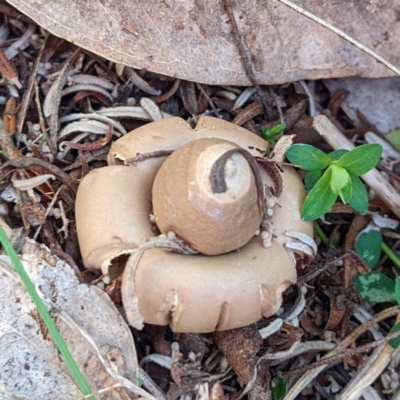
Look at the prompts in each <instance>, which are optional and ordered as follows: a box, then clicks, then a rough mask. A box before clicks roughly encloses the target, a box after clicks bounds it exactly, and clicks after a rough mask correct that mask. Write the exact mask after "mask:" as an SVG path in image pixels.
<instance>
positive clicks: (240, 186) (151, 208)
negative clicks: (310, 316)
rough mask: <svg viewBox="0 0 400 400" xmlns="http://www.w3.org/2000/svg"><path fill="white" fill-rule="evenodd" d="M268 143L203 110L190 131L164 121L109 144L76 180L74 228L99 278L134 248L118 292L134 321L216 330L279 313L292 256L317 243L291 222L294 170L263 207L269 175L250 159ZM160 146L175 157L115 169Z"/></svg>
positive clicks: (306, 226) (299, 192) (294, 218)
mask: <svg viewBox="0 0 400 400" xmlns="http://www.w3.org/2000/svg"><path fill="white" fill-rule="evenodd" d="M266 146H267V144H266V142H265V141H264V140H263V139H261V138H260V137H258V136H256V135H255V134H253V133H251V132H249V131H247V130H245V129H243V128H241V127H238V126H236V125H234V124H232V123H229V122H226V121H222V120H218V119H215V118H211V117H201V118H200V119H199V120H198V122H197V124H196V126H195V127H194V128H192V127H191V126H190V125H189V124H188V123H187V122H185V121H184V120H182V119H180V118H177V117H174V118H168V119H163V120H161V121H157V122H153V123H150V124H148V125H144V126H142V127H140V128H138V129H136V130H134V131H132V132H130V133H128V134H127V135H125V136H123V137H122V138H120V139H118V140H117V141H115V142H114V143H113V144H112V146H111V150H110V153H109V156H108V164H109V166H108V167H104V168H98V169H95V170H92V171H91V172H90V173H89V174H88V175H86V176H85V178H84V179H83V180H82V182H81V184H80V186H79V189H78V195H77V201H76V223H77V230H78V239H79V244H80V248H81V253H82V257H83V262H84V264H85V267H86V268H96V269H101V270H102V272H103V273H107V272H108V270H109V268H110V267H111V268H112V265H113V261H115V260H116V259H118V258H119V257H120V256H121V255H123V254H127V255H129V254H131V256H130V258H129V260H128V262H127V265H126V267H125V272H124V276H123V284H122V298H123V303H124V308H125V311H126V315H127V319H128V321H129V323H130V324H131V325H132V326H134V327H136V328H139V329H140V328H141V327H142V326H143V322H146V323H151V324H156V325H168V324H169V325H170V326H171V328H172V329H173V330H174V331H176V332H213V331H221V330H227V329H233V328H238V327H241V326H245V325H248V324H251V323H253V322H255V321H257V320H259V319H260V318H262V317H268V316H271V315H273V314H274V313H276V312H277V310H278V309H279V307H280V304H281V301H282V299H281V294H282V292H283V291H284V290H285V289H286V288H287V287H288V286H289V285H291V284H294V283H295V282H296V268H295V259H294V253H297V254H301V256H302V257H305V258H306V259H310V258H311V257H312V256H313V255H314V253H315V244H314V242H313V240H312V238H311V237H312V234H313V230H312V224H311V223H309V222H304V221H302V220H301V217H300V208H301V204H302V202H303V200H304V197H305V192H304V188H303V185H302V183H301V181H300V179H299V177H298V176H297V174H296V173H295V171H294V170H293V169H292V168H290V167H283V173H282V181H283V192H282V195H281V196H280V197H279V206H275V207H274V208H273V212H272V210H265V208H268V204H275V203H276V199H275V200H274V201H273V202H272V203H271V201H270V200H271V197H272V198H273V195H274V193H275V192H274V179H271V177H270V175H269V174H268V173H267V172H265V170H264V169H263V168H262V167H259V166H258V165H255V163H254V160H255V157H260V156H261V155H260V150H261V151H263V150H265V149H266ZM175 150H176V151H175ZM160 151H162V153H161V154H164V153H169V151H172V154H171V155H170V156H161V157H149V158H146V157H144V159H143V160H142V161H139V162H137V163H135V164H134V165H132V166H127V165H123V164H124V163H125V161H126V160H128V159H132V158H134V157H136V156H137V155H138V154H139V155H140V154H142V155H146V154H148V153H151V154H156V155H160V154H159V153H160ZM250 155H251V156H252V157H250ZM121 164H122V165H121ZM280 189H282V188H280ZM153 213H154V214H153ZM150 215H152V216H154V221H155V223H156V224H157V227H158V229H159V230H160V232H161V233H163V235H161V236H159V234H158V232H157V227H156V226H155V224H154V223H152V222H151V221H150ZM260 231H261V234H259V235H256V232H257V233H259V232H260ZM310 236H311V237H310ZM267 237H268V238H269V239H268V240H266V238H267ZM168 249H169V250H173V251H167V250H168Z"/></svg>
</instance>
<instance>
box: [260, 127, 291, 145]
mask: <svg viewBox="0 0 400 400" xmlns="http://www.w3.org/2000/svg"><path fill="white" fill-rule="evenodd" d="M285 128H286V125H285V124H278V125H275V126H273V127H272V128H271V129H268V128H266V127H265V126H263V127H262V128H261V129H260V133H261V137H262V138H263V139H265V140H267V141H268V143H269V144H270V145H271V146H273V145H274V144H275V142H276V141H277V139H278V138H279V136H280V135H282V133H283V132H284V130H285Z"/></svg>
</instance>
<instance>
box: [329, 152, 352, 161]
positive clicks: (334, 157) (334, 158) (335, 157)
mask: <svg viewBox="0 0 400 400" xmlns="http://www.w3.org/2000/svg"><path fill="white" fill-rule="evenodd" d="M348 152H349V150H345V149H338V150H335V151H332V153H329V157H330V158H331V160H332V161H337V160H339V158H340V157H342V155H343V154H346V153H348Z"/></svg>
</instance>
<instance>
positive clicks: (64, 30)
mask: <svg viewBox="0 0 400 400" xmlns="http://www.w3.org/2000/svg"><path fill="white" fill-rule="evenodd" d="M9 2H10V3H11V4H13V5H14V6H15V7H17V8H18V9H19V10H20V11H22V12H23V13H24V14H27V15H29V16H30V17H31V18H32V19H34V20H35V21H36V22H38V23H39V25H41V26H43V27H44V28H45V29H47V30H49V31H50V32H52V33H53V34H55V35H56V36H59V37H62V38H65V39H67V40H69V41H70V42H73V43H75V44H77V45H78V46H81V47H83V48H86V49H87V50H89V51H92V52H94V53H97V54H99V55H101V56H103V57H105V58H107V59H109V60H113V61H115V62H117V63H121V64H125V65H130V66H133V67H135V68H139V69H145V70H148V71H153V72H158V73H160V74H163V75H167V76H175V77H179V78H182V79H185V80H189V81H197V82H202V83H207V84H228V85H246V86H247V85H249V84H250V81H249V78H248V76H247V74H246V73H245V71H244V68H243V63H242V60H241V57H239V55H238V49H237V45H236V40H235V37H234V35H233V34H232V31H231V29H232V28H231V24H230V23H229V22H228V20H229V17H228V14H227V13H226V10H225V9H224V4H223V2H216V1H214V0H203V1H199V2H196V1H189V2H179V1H162V2H160V1H158V0H140V1H137V2H135V7H134V8H135V12H132V9H131V4H130V3H128V2H126V1H123V0H118V1H117V0H115V1H112V2H107V6H106V7H105V6H104V5H103V4H102V3H101V2H85V1H80V2H73V3H71V2H66V1H62V0H42V1H36V2H26V1H24V0H9ZM295 3H296V4H297V5H299V6H302V7H304V8H305V9H306V10H307V11H309V12H311V13H314V14H316V15H317V16H319V17H321V18H323V19H325V20H327V21H329V22H330V23H331V24H333V25H335V26H336V27H338V28H339V29H342V30H343V31H345V32H347V33H348V34H350V35H351V36H352V37H354V38H355V39H357V40H359V41H360V42H361V43H363V44H364V45H365V46H367V47H369V48H371V49H373V50H374V51H375V52H377V53H378V54H379V55H381V56H382V57H384V58H386V59H388V60H389V61H390V62H391V63H392V64H394V65H400V41H398V40H397V38H398V37H399V35H400V25H399V24H398V22H397V18H398V16H397V12H396V10H397V9H399V8H400V0H393V1H392V2H390V3H387V2H385V3H383V4H382V5H379V6H377V5H375V4H370V2H359V1H356V0H353V1H348V0H338V1H336V2H335V6H334V7H327V6H326V3H325V2H320V1H313V0H295ZM233 8H234V10H233V11H234V14H235V16H236V20H237V24H238V29H239V32H240V34H241V36H242V37H243V38H244V44H245V46H246V49H247V51H248V52H249V58H250V59H251V60H252V63H253V69H254V72H255V75H256V77H257V79H258V81H259V82H260V83H261V84H277V83H284V82H291V81H296V80H299V79H320V78H327V77H339V76H342V77H343V76H365V77H382V76H392V75H393V73H392V72H391V71H390V70H388V69H387V68H386V67H384V66H383V65H382V64H380V63H378V62H376V61H375V60H374V59H372V58H371V57H369V56H368V55H366V54H364V53H363V52H362V51H361V50H359V49H358V48H356V47H354V46H353V45H351V44H350V43H348V42H346V41H345V40H343V39H341V38H340V37H339V36H337V35H336V34H335V33H334V32H331V31H329V30H327V29H326V28H324V27H322V26H321V25H319V24H317V23H316V22H313V21H311V20H309V19H308V18H306V17H304V16H302V15H300V14H299V13H297V12H296V11H294V10H292V9H290V8H289V7H287V6H285V5H284V4H282V3H280V2H279V1H278V0H270V1H268V2H262V1H261V2H260V1H257V0H248V1H245V2H234V3H233ZM366 26H368V29H365V27H366ZM299 49H301V51H299Z"/></svg>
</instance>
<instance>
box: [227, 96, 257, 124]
mask: <svg viewBox="0 0 400 400" xmlns="http://www.w3.org/2000/svg"><path fill="white" fill-rule="evenodd" d="M262 113H263V105H262V103H261V101H255V102H254V103H251V104H249V105H248V106H247V107H245V108H244V109H243V110H241V111H240V112H239V114H238V115H236V117H235V118H234V120H233V121H232V123H233V124H236V125H239V126H242V125H243V124H245V123H246V122H247V121H250V120H251V119H252V118H254V117H256V116H257V115H260V114H262Z"/></svg>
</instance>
